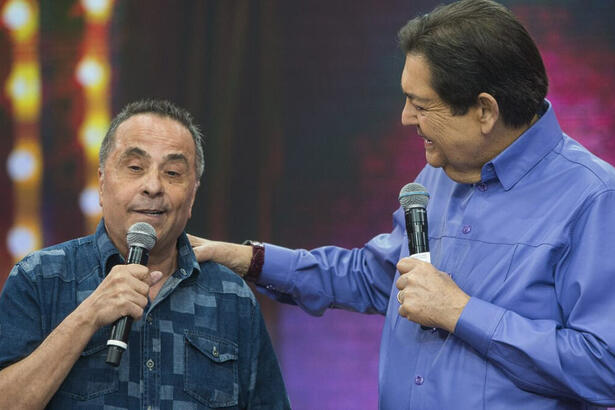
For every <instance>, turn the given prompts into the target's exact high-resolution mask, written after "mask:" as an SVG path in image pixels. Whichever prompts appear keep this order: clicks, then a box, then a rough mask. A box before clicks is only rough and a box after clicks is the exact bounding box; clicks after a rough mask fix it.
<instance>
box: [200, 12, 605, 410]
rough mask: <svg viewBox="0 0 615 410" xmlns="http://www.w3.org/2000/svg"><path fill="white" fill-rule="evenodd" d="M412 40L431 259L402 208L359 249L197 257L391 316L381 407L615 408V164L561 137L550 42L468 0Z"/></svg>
mask: <svg viewBox="0 0 615 410" xmlns="http://www.w3.org/2000/svg"><path fill="white" fill-rule="evenodd" d="M399 37H400V43H401V47H402V50H403V52H404V54H405V56H406V61H405V66H404V68H403V72H402V76H401V87H402V90H403V92H404V94H405V96H406V102H405V106H404V108H403V111H402V115H401V120H402V123H403V124H404V125H407V126H414V127H416V130H417V133H418V134H419V135H420V136H421V137H422V138H423V140H424V147H425V155H426V160H427V163H428V164H427V165H426V166H425V168H424V169H423V170H422V171H421V173H420V174H419V176H418V178H417V182H419V183H421V184H422V185H424V186H425V187H426V188H427V190H428V191H429V192H430V194H431V198H430V200H429V206H428V207H427V212H428V219H429V242H430V249H431V264H430V263H427V262H423V261H420V260H417V259H411V258H408V257H407V256H408V247H407V234H406V229H405V222H404V214H403V211H402V210H401V209H398V210H397V211H396V212H395V213H394V214H393V230H392V232H391V233H388V234H382V235H378V236H376V237H375V238H373V239H372V240H370V241H369V242H367V243H366V244H365V246H364V247H363V248H361V249H352V250H347V249H341V248H337V247H333V246H327V247H322V248H318V249H314V250H311V251H306V250H290V249H286V248H282V247H279V246H275V245H270V244H266V245H262V244H258V243H251V245H252V248H250V247H248V246H243V245H234V244H226V243H221V242H214V241H207V240H203V239H199V238H193V245H195V246H196V248H195V249H196V253H197V257H198V258H201V259H213V260H216V261H219V262H221V263H223V264H225V265H227V266H229V267H231V268H232V269H233V270H235V271H236V272H237V273H239V274H241V275H246V276H247V277H248V278H251V279H252V280H254V281H255V282H256V284H257V286H259V287H260V288H261V289H262V290H263V292H265V293H266V294H268V295H270V296H271V297H273V298H275V299H277V300H279V301H282V302H286V303H294V304H297V305H299V306H300V307H301V308H303V309H304V310H306V311H307V312H309V313H311V314H314V315H320V314H322V312H323V311H324V310H325V309H327V308H329V307H336V308H343V309H348V310H354V311H359V312H366V313H373V312H378V313H380V314H384V315H386V321H385V325H384V329H383V334H382V341H381V348H380V367H379V405H380V408H381V409H390V410H400V409H468V410H469V409H472V410H474V409H489V410H493V409H524V410H525V409H540V410H547V409H587V408H591V407H592V406H608V405H614V404H615V286H614V285H613V284H614V283H615V254H614V251H613V250H614V249H615V248H614V247H615V170H614V169H613V167H611V166H610V165H609V164H607V163H605V162H604V161H602V160H600V159H598V158H597V157H595V156H594V155H593V154H591V153H590V152H589V151H587V150H586V149H585V148H584V147H582V146H581V145H580V144H579V143H578V142H576V141H575V140H573V139H571V138H570V137H568V136H567V135H566V134H564V133H563V132H562V130H561V129H560V126H559V124H558V121H557V118H556V116H555V112H554V110H553V108H552V106H551V104H550V103H549V102H548V101H547V100H545V96H546V93H547V77H546V73H545V69H544V65H543V62H542V59H541V57H540V54H539V52H538V50H537V47H536V45H535V44H534V42H533V40H532V39H531V37H530V36H529V34H528V33H527V31H526V30H525V28H524V27H523V26H522V25H521V24H520V23H519V22H518V20H517V19H516V18H515V17H514V16H513V15H512V14H511V13H510V11H509V10H507V9H506V8H505V7H503V6H501V5H499V4H497V3H494V2H492V1H489V0H467V1H460V2H457V3H453V4H450V5H447V6H444V7H440V8H437V9H436V10H434V11H433V12H431V13H430V14H427V15H424V16H420V17H417V18H415V19H413V20H411V21H410V22H408V23H407V25H406V26H404V27H403V28H402V29H401V31H400V33H399ZM421 325H423V326H424V327H427V329H426V330H425V328H424V327H423V328H422V327H421ZM430 328H433V329H430Z"/></svg>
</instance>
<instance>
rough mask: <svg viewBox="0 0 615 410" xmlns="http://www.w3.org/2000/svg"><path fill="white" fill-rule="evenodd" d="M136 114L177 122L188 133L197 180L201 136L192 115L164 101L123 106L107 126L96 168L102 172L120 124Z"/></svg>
mask: <svg viewBox="0 0 615 410" xmlns="http://www.w3.org/2000/svg"><path fill="white" fill-rule="evenodd" d="M137 114H155V115H158V116H161V117H167V118H170V119H172V120H175V121H177V122H179V123H180V124H182V125H183V126H184V127H186V129H187V130H188V131H190V134H191V135H192V139H193V140H194V145H195V147H196V149H195V151H196V164H195V167H196V175H197V179H200V178H201V176H202V175H203V170H204V169H205V159H204V155H203V134H201V131H200V130H199V127H198V126H197V125H196V124H195V123H194V121H193V119H192V115H190V113H189V112H188V111H186V110H185V109H183V108H180V107H178V106H176V105H175V104H173V103H172V102H169V101H165V100H140V101H135V102H133V103H130V104H128V105H127V106H125V107H124V108H123V109H122V111H120V113H119V114H118V115H116V116H115V118H113V120H111V125H109V130H108V131H107V133H106V134H105V138H104V139H103V141H102V144H101V146H100V152H99V153H98V166H99V167H100V169H101V171H103V170H104V166H105V161H106V160H107V157H108V156H109V153H110V152H111V150H112V149H113V143H114V141H115V132H116V131H117V128H118V127H119V126H120V124H121V123H123V122H124V121H126V120H127V119H129V118H130V117H132V116H134V115H137Z"/></svg>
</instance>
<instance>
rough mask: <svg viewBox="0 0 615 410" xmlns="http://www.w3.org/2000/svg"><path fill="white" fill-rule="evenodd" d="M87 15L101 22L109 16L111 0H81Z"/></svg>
mask: <svg viewBox="0 0 615 410" xmlns="http://www.w3.org/2000/svg"><path fill="white" fill-rule="evenodd" d="M81 5H82V6H83V8H84V9H85V11H86V13H87V14H88V17H90V18H92V19H93V20H95V21H98V22H102V21H104V20H107V19H108V18H109V14H110V12H111V0H81Z"/></svg>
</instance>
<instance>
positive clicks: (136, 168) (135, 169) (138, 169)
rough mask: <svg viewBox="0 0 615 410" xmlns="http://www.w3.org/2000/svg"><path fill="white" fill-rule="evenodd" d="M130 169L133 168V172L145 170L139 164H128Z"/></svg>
mask: <svg viewBox="0 0 615 410" xmlns="http://www.w3.org/2000/svg"><path fill="white" fill-rule="evenodd" d="M128 169H129V170H131V171H132V172H140V171H142V170H143V168H141V167H140V166H138V165H128Z"/></svg>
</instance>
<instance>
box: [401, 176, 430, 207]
mask: <svg viewBox="0 0 615 410" xmlns="http://www.w3.org/2000/svg"><path fill="white" fill-rule="evenodd" d="M427 202H429V192H427V189H426V188H425V187H424V186H423V185H421V184H417V183H416V182H410V183H409V184H406V185H404V187H403V188H402V189H401V191H399V203H400V204H401V206H402V207H403V208H404V209H409V208H413V207H415V206H420V207H422V208H427Z"/></svg>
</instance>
